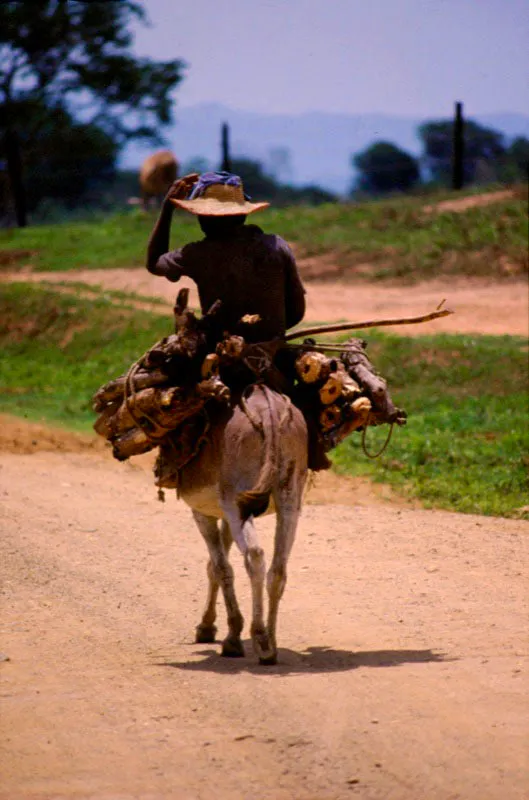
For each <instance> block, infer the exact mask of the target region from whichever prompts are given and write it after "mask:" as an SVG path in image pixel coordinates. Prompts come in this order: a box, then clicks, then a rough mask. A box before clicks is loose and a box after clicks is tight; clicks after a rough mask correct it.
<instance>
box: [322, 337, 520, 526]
mask: <svg viewBox="0 0 529 800" xmlns="http://www.w3.org/2000/svg"><path fill="white" fill-rule="evenodd" d="M368 341H369V348H368V352H369V355H370V358H371V360H372V361H373V363H374V364H376V366H377V368H378V369H379V370H380V372H381V373H382V374H383V375H384V377H385V378H386V379H387V381H388V385H389V386H390V388H391V393H392V396H393V400H394V402H395V403H396V404H397V405H398V406H401V407H404V408H405V409H406V410H407V411H408V414H409V420H408V424H407V425H406V426H405V427H403V428H395V429H394V431H393V436H392V439H391V442H390V445H389V447H388V449H387V450H386V451H385V453H384V454H383V456H382V457H381V458H379V459H376V460H374V461H369V460H367V459H366V457H365V456H364V454H363V452H362V446H361V437H360V436H357V435H354V436H351V437H349V439H347V440H346V441H345V442H343V443H342V444H341V445H340V446H339V447H338V448H337V449H336V450H335V451H333V453H332V460H333V463H334V464H335V466H336V468H337V469H338V471H342V472H346V473H347V474H353V475H368V476H370V477H371V478H373V479H374V480H376V481H379V482H383V483H389V484H391V485H392V486H394V487H395V488H396V489H398V490H399V491H400V492H402V493H404V494H406V495H408V496H410V497H415V498H418V499H419V500H420V501H421V502H422V503H423V504H424V505H425V506H427V507H435V508H446V509H450V510H454V511H461V512H466V513H479V514H495V515H503V516H510V515H516V514H517V513H518V510H519V509H520V508H522V507H523V506H527V505H528V503H529V494H528V489H529V483H528V475H527V473H528V467H529V427H528V425H527V420H528V419H529V414H528V412H529V402H528V394H527V390H528V364H527V342H526V341H525V340H523V339H521V338H519V337H510V336H460V335H457V336H455V335H450V336H449V335H442V336H421V337H417V338H414V339H410V338H405V337H398V336H393V335H391V336H390V335H384V334H382V333H380V332H375V333H374V334H372V335H371V334H370V335H369V338H368ZM387 433H388V428H387V426H381V427H380V428H369V429H368V432H367V447H368V449H369V450H370V451H372V452H377V451H378V450H379V449H380V446H381V445H382V444H383V442H384V440H385V438H386V436H387ZM525 516H528V515H527V514H526V515H525Z"/></svg>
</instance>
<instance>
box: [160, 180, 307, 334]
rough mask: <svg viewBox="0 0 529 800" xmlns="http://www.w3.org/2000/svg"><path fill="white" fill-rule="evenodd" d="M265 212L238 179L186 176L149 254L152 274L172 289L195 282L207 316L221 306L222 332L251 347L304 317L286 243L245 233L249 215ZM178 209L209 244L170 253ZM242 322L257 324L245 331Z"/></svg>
mask: <svg viewBox="0 0 529 800" xmlns="http://www.w3.org/2000/svg"><path fill="white" fill-rule="evenodd" d="M268 205H269V203H251V202H250V201H249V198H247V197H246V196H245V194H244V189H243V185H242V181H241V179H240V178H239V176H238V175H231V174H230V173H227V172H206V173H204V174H203V175H201V176H198V175H196V174H191V175H187V176H186V177H184V178H181V179H180V180H178V181H175V183H173V185H172V186H171V188H170V189H169V192H168V193H167V196H166V198H165V200H164V203H163V206H162V210H161V213H160V216H159V218H158V220H157V222H156V225H155V227H154V230H153V232H152V235H151V238H150V240H149V245H148V250H147V269H148V270H149V272H152V273H153V274H154V275H163V276H164V277H166V278H167V279H168V280H170V281H178V280H179V279H180V278H181V277H182V276H183V275H187V276H188V277H190V278H192V279H193V280H194V281H195V283H196V285H197V287H198V293H199V297H200V305H201V308H202V312H203V313H205V312H206V311H208V309H209V308H210V307H211V306H212V305H213V303H214V302H215V301H216V300H220V301H221V306H220V311H219V314H218V324H219V328H220V329H221V330H226V331H229V332H230V333H231V334H240V335H243V336H244V338H245V339H246V340H247V341H248V342H264V341H269V340H271V339H274V338H276V337H281V336H283V335H284V333H285V331H286V330H287V329H288V328H291V327H292V326H293V325H296V324H297V323H298V322H300V321H301V320H302V319H303V315H304V313H305V290H304V288H303V284H302V283H301V279H300V277H299V273H298V270H297V267H296V262H295V260H294V256H293V254H292V251H291V250H290V248H289V246H288V245H287V243H286V242H285V241H284V240H283V239H281V237H279V236H275V235H273V234H265V233H263V231H262V230H261V228H259V227H258V226H257V225H245V222H246V217H247V216H248V214H253V213H255V212H256V211H259V210H261V209H263V208H266V207H267V206H268ZM174 206H177V207H179V208H183V209H185V210H186V211H188V212H190V213H191V214H195V215H196V216H198V223H199V225H200V228H201V229H202V232H203V233H204V238H203V239H202V240H200V241H197V242H191V243H190V244H187V245H185V246H184V247H182V248H181V249H179V250H172V251H170V252H168V250H169V231H170V226H171V218H172V212H173V208H174ZM245 315H257V317H256V320H257V321H256V322H255V323H254V324H252V325H248V324H244V323H242V322H241V319H242V317H244V316H245Z"/></svg>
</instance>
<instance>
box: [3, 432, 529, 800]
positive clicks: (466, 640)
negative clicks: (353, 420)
mask: <svg viewBox="0 0 529 800" xmlns="http://www.w3.org/2000/svg"><path fill="white" fill-rule="evenodd" d="M4 429H5V426H4ZM43 430H44V429H42V430H41V432H40V433H39V431H38V430H35V429H34V430H32V431H30V438H27V439H26V440H25V442H24V437H23V436H22V433H21V431H19V434H18V445H16V442H15V445H16V446H15V447H14V448H13V447H11V448H10V449H11V450H13V449H14V450H15V451H16V452H9V451H8V450H7V449H3V451H2V452H1V453H0V485H1V489H0V494H1V500H2V503H1V511H0V528H1V545H0V547H1V550H2V555H1V559H2V562H1V563H2V565H3V566H2V594H1V605H2V615H1V616H2V622H1V645H0V650H1V651H2V652H3V653H4V654H5V657H6V658H4V660H3V661H2V662H1V663H0V672H1V676H2V690H1V694H2V698H1V705H2V710H1V723H0V724H1V731H2V735H1V755H0V774H1V776H2V777H1V781H0V797H1V798H2V800H26V798H27V799H28V800H29V799H30V798H31V800H37V798H38V800H59V799H61V800H66V798H68V800H69V799H70V798H72V800H73V798H83V799H85V798H94V800H130V799H131V798H141V800H158V799H160V800H169V799H171V800H172V799H173V798H174V799H175V800H180V799H182V800H184V798H185V800H342V798H353V797H358V798H362V800H449V799H450V800H455V799H456V798H461V800H500V799H501V800H507V799H508V800H522V798H527V796H528V795H527V787H528V786H529V748H528V745H529V702H528V691H527V690H528V688H529V682H528V666H529V665H528V661H527V644H528V641H527V638H528V637H527V619H528V616H527V610H528V605H529V597H528V587H529V581H528V580H527V550H528V545H529V536H528V534H529V523H527V522H523V521H515V520H503V519H491V518H484V517H477V516H463V515H458V514H449V513H441V512H431V511H424V510H419V509H409V508H405V507H399V506H397V505H392V504H390V503H388V502H383V501H382V500H381V498H377V497H376V496H367V495H366V494H365V492H364V491H363V489H362V488H360V490H359V493H358V495H357V494H356V489H355V486H354V484H353V483H350V484H349V485H348V492H347V494H346V497H347V500H348V504H347V505H346V504H342V505H314V504H312V505H311V504H308V505H306V507H305V510H304V513H303V518H302V522H301V525H300V529H299V533H298V539H297V542H296V546H295V548H294V553H293V556H292V558H291V562H290V574H289V583H288V587H287V591H286V594H285V597H284V600H283V604H282V609H281V612H280V626H279V628H280V629H279V644H280V659H281V663H280V664H279V665H278V666H277V667H271V668H263V667H258V666H257V665H256V663H255V661H254V659H253V657H252V653H251V647H250V645H249V644H248V646H247V653H248V655H247V657H246V658H245V659H243V660H227V659H222V658H221V657H220V656H219V652H218V651H219V648H218V646H213V645H196V644H194V643H193V629H194V626H195V624H196V623H197V621H198V618H199V614H200V611H201V608H202V604H203V601H204V590H205V580H204V571H205V563H206V553H205V548H204V546H203V544H202V541H201V540H200V538H199V535H198V533H197V532H196V530H195V528H194V525H193V521H192V519H191V515H190V512H189V511H188V509H187V508H186V507H185V506H184V505H183V504H182V503H180V502H177V501H176V500H175V498H174V496H173V495H172V494H170V493H168V497H167V502H166V503H165V504H162V503H159V502H157V500H156V497H155V488H154V486H153V484H152V479H151V476H150V474H149V472H148V471H147V469H148V467H149V466H150V464H148V463H147V458H148V457H145V459H146V460H145V461H142V460H141V459H137V463H135V464H132V463H127V464H118V463H117V462H114V461H113V460H112V458H111V457H110V455H109V454H108V452H107V451H105V452H101V450H100V449H98V448H97V447H96V448H95V449H90V448H88V449H84V448H83V449H81V448H82V445H83V443H82V442H81V441H80V440H77V439H76V440H75V441H73V440H72V441H66V442H65V443H64V442H63V447H64V449H63V451H62V452H58V451H56V452H47V451H42V450H40V446H41V445H42V446H50V447H52V446H55V447H57V446H59V444H60V442H59V440H58V438H57V437H55V438H54V437H49V439H50V441H48V442H47V440H46V437H45V436H44V435H43ZM50 442H51V443H50ZM4 445H5V442H4ZM24 450H26V451H27V452H24ZM29 451H33V452H29ZM69 451H74V452H69ZM323 496H326V498H327V499H331V498H332V499H333V500H336V499H337V498H338V499H340V498H339V496H338V495H337V494H336V492H335V491H334V489H333V488H332V487H329V486H328V487H327V488H326V489H325V487H324V491H323ZM342 498H343V495H342ZM312 499H313V500H314V499H316V500H318V499H320V500H321V499H322V496H321V493H320V496H319V497H318V494H317V492H316V494H313V495H312ZM342 503H343V499H342ZM272 524H273V520H272V518H266V519H264V520H262V521H260V524H259V528H260V530H261V531H262V536H263V544H264V546H265V550H266V551H267V553H269V552H270V538H271V536H270V534H271V530H272ZM233 562H234V566H235V569H236V579H237V587H238V591H239V595H240V599H241V603H242V607H243V611H244V612H246V617H247V618H248V616H249V612H250V605H249V593H248V585H247V581H246V576H245V574H244V572H243V569H242V565H241V564H240V558H239V557H238V554H236V553H234V558H233ZM224 631H225V621H224V619H223V617H222V614H221V617H220V619H219V635H223V634H224ZM7 659H8V660H7Z"/></svg>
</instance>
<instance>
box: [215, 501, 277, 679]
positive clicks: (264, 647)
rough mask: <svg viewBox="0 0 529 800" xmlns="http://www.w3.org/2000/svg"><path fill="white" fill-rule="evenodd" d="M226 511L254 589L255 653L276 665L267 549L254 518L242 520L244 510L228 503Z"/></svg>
mask: <svg viewBox="0 0 529 800" xmlns="http://www.w3.org/2000/svg"><path fill="white" fill-rule="evenodd" d="M224 511H225V514H226V517H227V519H228V521H229V524H230V529H231V533H232V536H233V539H234V541H235V543H236V544H237V546H238V548H239V550H240V551H241V553H242V555H243V558H244V566H245V567H246V572H247V573H248V577H249V578H250V584H251V587H252V625H251V629H250V631H251V636H252V643H253V647H254V650H255V654H256V655H257V657H258V658H259V662H260V663H261V664H275V653H274V652H273V650H272V649H271V647H270V638H269V636H268V630H267V628H266V625H265V617H264V586H265V577H266V567H265V557H264V550H263V548H262V547H260V545H259V542H258V540H257V535H256V532H255V527H254V522H253V517H252V516H249V517H248V518H247V519H245V520H242V519H241V516H240V511H239V509H238V508H237V507H235V508H234V507H233V504H229V503H227V504H225V507H224Z"/></svg>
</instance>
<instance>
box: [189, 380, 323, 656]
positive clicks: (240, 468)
mask: <svg viewBox="0 0 529 800" xmlns="http://www.w3.org/2000/svg"><path fill="white" fill-rule="evenodd" d="M307 448H308V434H307V426H306V423H305V420H304V418H303V415H302V413H301V411H299V409H297V408H296V407H295V406H293V405H292V403H291V402H290V400H289V398H287V397H286V396H285V395H282V394H279V393H278V392H276V391H273V390H272V389H270V388H268V387H267V386H264V385H262V384H254V385H252V386H251V387H249V388H248V389H247V390H246V392H245V394H244V395H243V397H242V399H241V402H240V404H238V405H236V406H235V407H234V408H233V410H231V411H230V412H229V413H228V414H227V419H223V420H220V421H217V422H215V423H214V424H212V427H211V429H210V433H209V439H208V441H207V442H206V443H205V444H204V445H203V447H202V449H201V450H200V452H199V454H198V456H197V457H196V458H195V459H193V460H192V461H190V462H189V464H188V465H187V466H185V467H184V468H183V469H182V471H181V473H180V482H179V495H180V497H181V498H182V499H183V500H184V501H185V502H186V503H187V504H188V505H189V506H190V508H191V509H192V512H193V516H194V518H195V522H196V524H197V526H198V528H199V530H200V533H201V534H202V536H203V537H204V540H205V542H206V545H207V548H208V551H209V563H208V566H207V575H208V581H209V588H208V594H207V601H206V608H205V611H204V613H203V615H202V619H201V621H200V623H199V625H198V626H197V628H196V642H199V643H209V642H214V641H215V635H216V632H217V629H216V626H215V619H216V601H217V595H218V590H219V588H220V589H221V590H222V593H223V596H224V602H225V604H226V611H227V615H228V635H227V636H226V638H225V639H224V641H223V643H222V655H223V656H230V657H239V656H244V647H243V644H242V641H241V632H242V629H243V624H244V621H243V617H242V614H241V612H240V609H239V605H238V602H237V598H236V596H235V589H234V580H233V569H232V567H231V565H230V563H229V561H228V553H229V550H230V546H231V544H232V542H233V541H235V543H236V545H237V546H238V548H239V550H240V551H241V553H242V556H243V558H244V564H245V567H246V571H247V573H248V576H249V578H250V582H251V587H252V624H251V629H250V631H251V637H252V642H253V647H254V651H255V653H256V655H257V657H258V659H259V662H260V663H261V664H275V663H276V662H277V645H276V624H277V613H278V608H279V601H280V599H281V596H282V594H283V592H284V590H285V585H286V580H287V562H288V558H289V555H290V552H291V550H292V546H293V544H294V538H295V535H296V527H297V523H298V517H299V514H300V511H301V501H302V495H303V489H304V486H305V481H306V477H307ZM272 503H273V508H274V509H275V513H276V531H275V541H274V552H273V557H272V562H271V566H270V569H269V571H268V575H267V576H265V558H264V551H263V549H262V548H261V547H260V545H259V542H258V539H257V536H256V532H255V528H254V517H256V516H258V515H259V514H262V513H265V512H270V511H272ZM265 577H266V586H267V591H268V600H269V606H268V619H267V620H266V623H265V615H264V584H265Z"/></svg>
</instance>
